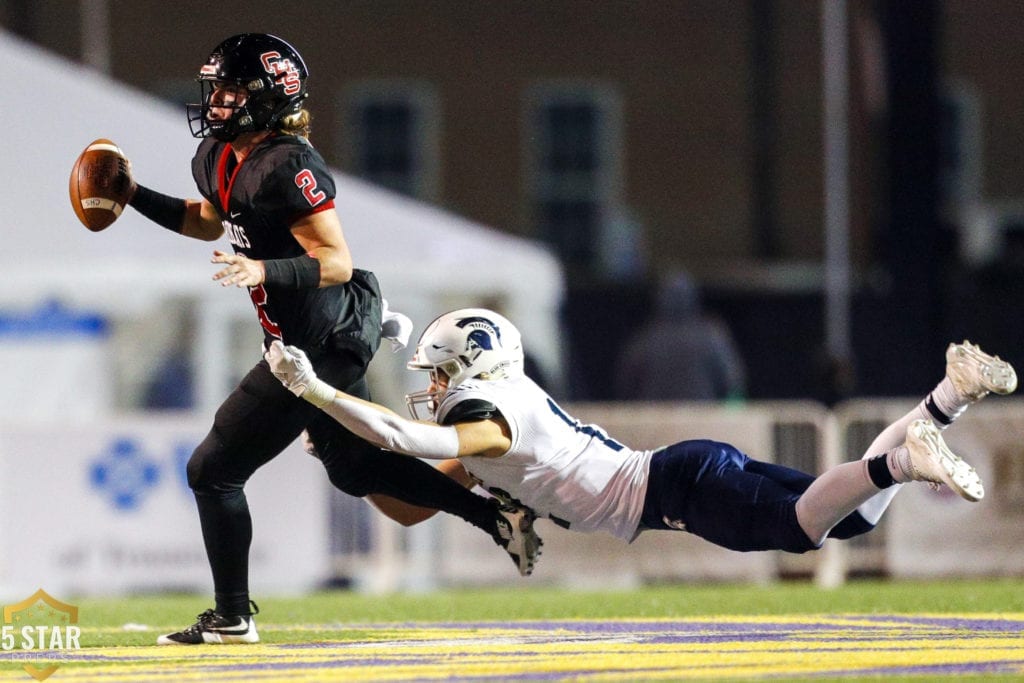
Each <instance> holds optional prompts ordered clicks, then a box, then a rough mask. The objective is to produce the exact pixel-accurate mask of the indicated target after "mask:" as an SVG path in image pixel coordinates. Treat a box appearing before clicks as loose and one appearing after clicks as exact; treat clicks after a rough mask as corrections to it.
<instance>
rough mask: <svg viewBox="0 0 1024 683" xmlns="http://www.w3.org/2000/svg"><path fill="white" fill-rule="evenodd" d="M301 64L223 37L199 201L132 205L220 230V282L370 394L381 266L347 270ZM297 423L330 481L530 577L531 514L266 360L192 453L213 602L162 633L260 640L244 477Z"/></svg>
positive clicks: (202, 229) (329, 375)
mask: <svg viewBox="0 0 1024 683" xmlns="http://www.w3.org/2000/svg"><path fill="white" fill-rule="evenodd" d="M307 77H308V71H307V69H306V65H305V63H304V62H303V60H302V57H301V56H299V54H298V52H296V51H295V49H294V48H293V47H292V46H291V45H289V44H288V43H286V42H285V41H283V40H281V39H280V38H277V37H275V36H271V35H267V34H261V33H247V34H240V35H236V36H232V37H231V38H228V39H226V40H224V41H223V42H222V43H221V44H220V45H218V46H217V47H216V48H215V49H214V51H213V52H212V53H211V54H210V57H209V59H208V60H207V62H206V63H205V64H204V65H203V66H202V68H201V69H200V72H199V77H198V80H199V84H200V87H201V99H200V103H199V104H195V105H189V107H188V115H189V124H190V126H191V128H192V133H193V135H194V136H196V137H199V138H202V142H200V144H199V148H198V150H197V151H196V155H195V157H194V159H193V161H192V174H193V177H194V178H195V181H196V185H197V187H198V189H199V193H200V194H201V195H202V198H201V199H178V198H174V197H168V196H166V195H163V194H160V193H159V192H155V191H153V190H151V189H149V188H146V187H144V186H142V185H139V184H138V183H136V182H135V181H134V180H132V185H133V187H134V191H133V195H132V199H131V200H130V201H129V204H130V205H131V206H132V207H134V208H135V209H136V210H138V211H139V212H140V213H142V214H143V215H144V216H146V217H147V218H149V219H151V220H153V221H154V222H156V223H158V224H159V225H162V226H163V227H165V228H168V229H169V230H172V231H174V232H177V233H180V234H182V235H185V236H186V237H192V238H195V239H200V240H206V241H213V240H216V239H219V238H221V237H222V236H224V235H225V234H226V235H227V237H228V239H229V240H230V242H231V245H232V247H233V253H226V252H223V251H219V250H215V251H214V252H213V259H212V260H213V262H214V263H216V264H219V266H220V270H218V271H217V272H216V273H215V274H214V276H213V278H214V280H216V281H218V282H219V283H220V284H221V285H223V286H235V287H246V288H247V289H248V291H249V296H250V297H251V298H252V303H253V306H254V307H255V310H256V315H257V318H258V319H259V323H260V325H261V326H262V328H263V332H264V335H265V338H266V344H267V346H268V347H269V345H270V343H271V342H272V341H273V340H281V341H282V342H284V343H287V344H290V345H298V346H301V347H302V348H304V349H306V350H307V351H308V353H309V357H310V360H311V362H312V364H313V365H314V366H315V367H316V371H317V373H318V374H319V375H320V376H321V377H323V378H324V379H325V380H326V381H330V382H332V384H333V385H335V386H337V387H340V388H343V389H344V390H345V391H346V392H348V393H350V394H352V395H355V396H361V397H363V398H368V397H369V391H368V389H367V386H366V380H365V372H366V368H367V365H368V364H369V362H370V359H371V358H372V357H373V354H374V353H375V352H376V350H377V347H378V345H379V344H380V340H381V334H382V333H381V324H382V309H383V308H384V306H383V304H382V299H381V294H380V288H379V286H378V283H377V279H376V277H375V276H374V275H373V273H370V272H368V271H365V270H359V269H356V268H354V267H353V264H352V256H351V254H350V253H349V250H348V246H347V244H346V242H345V238H344V235H343V233H342V228H341V223H340V220H339V218H338V215H337V212H336V211H335V206H334V197H335V186H334V181H333V180H332V178H331V174H330V172H329V170H328V168H327V165H326V164H325V163H324V160H323V158H322V157H321V156H320V154H319V153H318V152H317V151H316V149H314V148H313V146H312V145H311V144H310V143H309V141H308V138H307V136H308V133H309V114H308V112H307V111H306V109H304V108H303V102H304V100H305V98H306V97H307V94H308V93H307V90H306V81H307ZM303 430H306V432H307V433H308V435H309V438H310V441H311V442H312V444H313V446H314V447H315V452H316V454H317V457H318V458H319V459H320V460H321V461H322V462H323V464H324V467H325V468H326V470H327V474H328V477H329V478H330V480H331V482H332V483H333V484H334V485H335V486H336V487H338V488H339V489H341V490H342V491H345V492H346V493H349V494H351V495H353V496H359V497H362V496H368V495H374V496H385V497H391V498H393V499H398V500H401V501H405V502H407V503H410V504H412V505H417V506H424V507H428V508H438V509H442V510H445V511H447V512H450V513H452V514H455V515H457V516H459V517H462V518H463V519H465V520H466V521H468V522H470V523H471V524H473V525H475V526H477V527H479V528H481V529H483V530H484V531H486V532H487V533H489V534H490V535H491V536H492V537H493V538H494V539H495V541H496V542H497V543H498V544H499V545H501V546H502V547H503V548H505V550H506V551H507V552H508V553H509V554H510V555H511V556H512V559H513V561H515V562H516V564H517V566H518V567H519V569H520V572H521V573H524V574H526V573H529V571H530V570H531V569H532V566H533V561H534V559H535V557H536V555H537V554H539V551H538V548H539V545H540V543H539V539H537V538H536V536H535V534H534V533H533V527H532V521H533V518H532V515H531V514H530V513H529V511H527V510H524V509H521V508H515V507H510V506H499V505H498V504H497V502H496V501H494V500H491V499H486V498H483V497H481V496H478V495H476V494H473V493H471V492H469V491H467V490H466V489H465V488H463V487H462V486H460V485H459V484H456V483H455V482H453V481H452V480H451V479H449V478H448V477H446V476H444V475H443V474H441V473H440V472H438V471H437V470H435V469H434V468H433V467H431V466H429V465H427V464H426V463H423V462H420V461H417V460H413V459H411V458H406V457H403V456H401V455H397V454H393V453H385V452H382V451H380V449H379V448H378V447H376V446H374V445H371V444H369V443H368V442H366V441H364V440H362V439H360V438H358V437H356V436H355V435H353V434H352V433H351V432H350V431H348V430H347V429H345V428H344V427H342V426H341V425H340V424H339V423H337V422H336V421H334V420H332V419H331V418H330V417H329V416H327V415H325V414H323V413H321V412H320V411H318V410H317V409H316V407H315V406H312V405H310V404H309V403H308V402H306V401H303V400H301V399H300V398H298V397H296V396H295V395H293V394H292V393H291V392H289V391H288V390H287V389H285V388H284V387H283V386H282V385H281V383H280V382H279V381H277V379H275V378H274V376H273V375H272V374H271V372H270V369H269V367H268V365H267V362H266V361H265V360H263V359H262V358H261V359H260V360H259V362H257V364H256V365H255V366H254V367H253V368H252V369H251V370H250V371H249V372H248V373H247V374H246V376H245V377H244V378H243V379H242V380H241V382H240V383H239V385H238V387H237V388H236V389H235V390H234V391H233V392H232V393H231V394H230V395H229V396H228V398H227V399H226V400H225V401H224V403H223V404H222V405H221V406H220V408H219V409H218V410H217V413H216V416H215V417H214V423H213V427H212V428H211V429H210V432H209V434H208V435H207V436H206V438H205V439H204V440H203V442H202V443H201V444H200V445H199V446H198V447H197V448H196V450H195V452H194V453H193V454H192V457H191V458H190V460H189V462H188V482H189V486H190V487H191V488H192V490H193V492H194V493H195V498H196V504H197V507H198V510H199V518H200V522H201V526H202V531H203V540H204V543H205V546H206V553H207V557H208V558H209V561H210V567H211V570H212V573H213V582H214V596H215V602H216V604H215V607H214V608H213V609H210V610H207V611H206V612H204V613H203V614H201V615H199V620H198V621H197V622H196V623H195V624H193V625H192V626H189V627H188V628H186V629H184V630H182V631H179V632H176V633H170V634H167V635H162V636H160V637H159V638H158V640H157V642H158V643H159V644H164V645H173V644H187V645H194V644H201V643H254V642H258V641H259V636H258V634H257V632H256V625H255V622H254V620H253V614H254V613H255V612H256V611H257V609H256V606H255V603H253V602H252V601H251V600H250V598H249V587H248V554H249V546H250V542H251V539H252V521H251V518H250V515H249V509H248V504H247V502H246V497H245V493H244V490H243V487H244V485H245V483H246V481H247V480H248V479H249V477H250V476H251V475H252V474H253V473H254V472H255V471H256V469H257V468H259V467H260V466H261V465H263V464H264V463H266V462H268V461H269V460H270V459H272V458H274V457H275V456H276V455H278V454H279V453H280V452H281V451H282V450H284V448H285V447H286V446H288V445H289V444H290V443H292V442H293V441H294V440H295V439H296V438H297V437H298V436H299V435H300V434H301V433H302V431H303Z"/></svg>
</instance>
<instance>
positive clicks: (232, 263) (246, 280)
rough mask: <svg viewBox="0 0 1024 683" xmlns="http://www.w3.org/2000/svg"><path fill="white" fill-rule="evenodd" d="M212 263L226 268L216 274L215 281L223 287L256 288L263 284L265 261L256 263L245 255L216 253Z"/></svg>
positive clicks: (211, 260)
mask: <svg viewBox="0 0 1024 683" xmlns="http://www.w3.org/2000/svg"><path fill="white" fill-rule="evenodd" d="M210 263H223V264H225V266H226V267H225V268H223V269H222V270H219V271H217V272H216V273H214V276H213V279H214V280H218V281H219V282H220V284H221V286H222V287H230V286H231V285H234V286H235V287H255V286H256V285H258V284H260V283H262V282H263V279H264V277H266V272H265V271H264V269H263V261H255V260H253V259H251V258H249V257H248V256H245V255H243V254H227V253H225V252H223V251H214V252H213V258H212V259H210Z"/></svg>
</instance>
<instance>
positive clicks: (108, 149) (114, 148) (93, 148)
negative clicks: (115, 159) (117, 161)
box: [85, 142, 124, 157]
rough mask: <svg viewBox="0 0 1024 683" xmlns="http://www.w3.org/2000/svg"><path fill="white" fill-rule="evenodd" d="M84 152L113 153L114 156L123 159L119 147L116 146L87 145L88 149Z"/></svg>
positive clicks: (105, 144)
mask: <svg viewBox="0 0 1024 683" xmlns="http://www.w3.org/2000/svg"><path fill="white" fill-rule="evenodd" d="M85 151H86V152H113V153H114V154H116V155H117V156H119V157H123V156H124V152H122V151H121V148H120V147H118V146H117V145H108V144H107V143H105V142H101V143H99V144H95V145H89V147H88V148H86V150H85Z"/></svg>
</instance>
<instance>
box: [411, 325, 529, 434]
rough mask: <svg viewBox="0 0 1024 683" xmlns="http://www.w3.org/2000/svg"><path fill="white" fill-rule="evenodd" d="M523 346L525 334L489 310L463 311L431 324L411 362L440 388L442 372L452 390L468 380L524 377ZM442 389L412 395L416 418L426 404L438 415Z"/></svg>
mask: <svg viewBox="0 0 1024 683" xmlns="http://www.w3.org/2000/svg"><path fill="white" fill-rule="evenodd" d="M523 364H524V362H523V342H522V337H520V335H519V330H517V329H516V327H515V325H513V324H512V323H511V322H509V321H508V319H507V318H505V317H504V316H501V315H498V314H497V313H495V312H494V311H489V310H487V309H486V308H461V309H459V310H457V311H452V312H450V313H445V314H444V315H442V316H440V317H439V318H437V319H435V320H434V321H433V322H432V323H430V324H429V325H427V328H426V329H425V330H423V334H422V335H420V340H419V343H417V344H416V353H415V354H414V355H413V357H412V360H411V361H409V363H408V365H407V366H406V367H408V368H409V369H410V370H426V371H428V372H430V373H431V374H432V376H433V377H434V379H435V384H436V374H434V373H436V372H438V371H441V372H443V373H444V374H445V376H446V377H447V378H448V389H452V388H454V387H456V386H458V385H459V384H461V383H462V382H465V381H466V380H467V379H472V378H480V379H485V380H495V379H505V378H509V377H519V376H522V374H523ZM441 393H442V392H441V391H436V390H434V391H432V390H429V389H428V390H424V391H417V392H414V393H411V394H408V395H406V397H405V400H406V403H407V404H408V405H409V410H410V412H411V413H412V416H413V417H414V418H416V419H423V418H424V416H421V415H419V414H418V413H417V407H418V406H420V405H422V404H427V405H428V406H429V413H430V414H429V415H428V416H427V417H430V416H432V415H433V413H434V411H435V410H436V409H437V404H438V402H439V400H440V394H441Z"/></svg>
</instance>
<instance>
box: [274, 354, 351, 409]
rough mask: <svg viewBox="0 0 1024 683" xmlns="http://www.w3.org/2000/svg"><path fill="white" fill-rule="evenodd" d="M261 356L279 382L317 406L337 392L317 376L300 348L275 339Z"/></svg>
mask: <svg viewBox="0 0 1024 683" xmlns="http://www.w3.org/2000/svg"><path fill="white" fill-rule="evenodd" d="M263 357H264V358H265V359H266V360H267V363H269V364H270V371H271V372H272V373H274V377H276V378H278V379H279V380H281V384H283V385H284V386H285V388H286V389H288V391H290V392H292V393H293V394H295V395H296V396H299V397H301V398H304V399H306V400H307V401H309V402H310V403H312V404H313V405H315V406H317V407H318V408H323V407H324V406H325V405H327V404H328V403H330V402H332V401H333V400H334V397H335V395H336V393H337V392H336V391H335V390H334V387H332V386H331V385H329V384H327V383H326V382H324V381H322V380H320V379H318V378H317V376H316V372H315V371H314V370H313V364H312V363H310V362H309V358H308V357H307V356H306V352H305V351H303V350H302V349H300V348H298V347H295V346H285V345H284V344H283V343H282V342H281V340H279V339H275V340H274V341H273V342H271V344H270V348H269V349H267V352H266V353H265V354H263Z"/></svg>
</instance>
